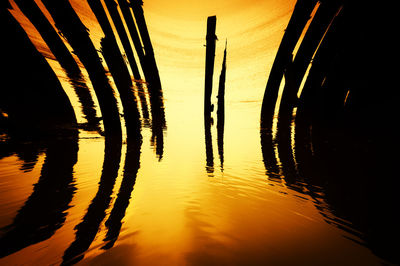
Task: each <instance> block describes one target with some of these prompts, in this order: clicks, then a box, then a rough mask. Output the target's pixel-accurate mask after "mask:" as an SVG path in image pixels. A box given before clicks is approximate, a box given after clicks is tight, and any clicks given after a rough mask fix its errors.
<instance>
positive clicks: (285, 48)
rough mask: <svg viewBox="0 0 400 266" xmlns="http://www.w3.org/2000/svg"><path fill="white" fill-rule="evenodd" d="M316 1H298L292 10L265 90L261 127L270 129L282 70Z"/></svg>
mask: <svg viewBox="0 0 400 266" xmlns="http://www.w3.org/2000/svg"><path fill="white" fill-rule="evenodd" d="M316 3H317V0H299V1H298V2H297V3H296V5H295V8H294V11H293V14H292V16H291V18H290V21H289V23H288V26H287V28H286V30H285V34H284V35H283V38H282V41H281V44H280V45H279V49H278V52H277V54H276V57H275V60H274V63H273V65H272V69H271V72H270V75H269V78H268V82H267V86H266V89H265V94H264V99H263V103H262V109H261V127H262V128H271V127H272V121H273V115H274V110H275V105H276V100H277V97H278V92H279V86H280V83H281V80H282V77H283V75H284V69H285V67H286V66H287V65H288V63H290V62H291V60H292V53H293V49H294V47H295V46H296V44H297V41H298V39H299V38H300V35H301V33H302V31H303V29H304V27H305V25H306V23H307V21H308V19H309V18H310V15H311V12H312V10H313V9H314V7H315V5H316Z"/></svg>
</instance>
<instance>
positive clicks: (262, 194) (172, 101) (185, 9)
mask: <svg viewBox="0 0 400 266" xmlns="http://www.w3.org/2000/svg"><path fill="white" fill-rule="evenodd" d="M37 2H38V3H39V4H40V1H37ZM71 4H72V6H73V7H74V9H75V11H76V12H77V13H78V15H79V16H80V18H81V20H82V22H83V23H84V24H85V26H86V27H87V28H88V29H89V30H90V37H91V39H92V41H93V43H94V45H95V47H96V48H97V49H99V48H100V39H101V37H102V36H103V34H102V32H101V29H100V27H99V25H98V24H97V22H96V20H95V17H94V15H93V14H92V13H91V11H90V8H89V6H88V5H87V3H86V1H78V0H73V1H71ZM294 4H295V1H294V0H290V1H283V0H282V1H265V0H258V1H250V2H249V1H243V0H235V1H230V2H227V1H222V0H219V1H215V0H209V1H201V2H200V1H175V2H174V4H173V5H172V4H171V3H170V2H166V1H161V0H158V1H145V3H144V10H145V15H146V20H147V22H148V27H149V31H150V34H151V37H152V41H153V46H154V50H155V53H156V59H157V64H158V68H159V71H160V77H161V81H162V85H163V93H164V98H163V102H164V105H165V106H166V109H165V120H166V124H167V129H166V127H165V126H159V128H158V131H157V132H156V134H158V135H157V137H154V136H155V131H154V125H153V126H150V127H146V126H144V127H142V135H143V140H142V142H140V143H139V142H137V143H136V146H135V145H134V147H133V148H132V147H130V145H131V144H130V143H129V142H128V143H124V144H123V145H122V147H119V146H118V145H116V144H115V145H114V144H109V145H110V146H107V143H105V139H104V138H103V137H102V136H101V135H99V134H98V132H96V131H85V130H83V129H81V130H80V132H79V139H78V140H77V141H76V143H74V145H76V146H77V147H76V148H77V150H76V151H75V152H76V154H75V155H71V156H69V157H68V158H69V160H71V161H70V167H71V170H70V171H69V174H70V175H71V176H70V178H71V180H69V182H70V183H69V185H67V187H69V188H71V189H72V188H73V192H69V194H68V195H69V197H70V201H69V202H66V203H64V206H63V208H60V209H59V212H60V213H61V214H62V215H64V221H63V222H62V223H59V224H58V225H59V228H57V230H54V232H52V234H51V235H49V236H47V237H44V238H42V239H40V241H36V242H35V243H31V244H30V245H27V246H26V247H23V248H22V247H21V248H20V249H19V250H16V251H15V252H14V253H12V254H9V255H7V256H2V258H1V261H0V262H1V263H2V264H4V265H21V264H33V265H47V264H60V263H61V262H62V261H63V260H64V262H68V261H70V260H72V261H73V259H74V258H77V257H78V258H79V260H76V261H79V264H81V265H109V264H118V265H133V264H138V265H214V264H215V265H264V264H270V265H294V264H296V265H297V264H303V265H324V264H326V263H330V264H334V265H360V264H362V265H379V264H380V259H379V258H378V257H376V256H375V255H374V254H373V253H372V252H371V251H370V250H369V249H367V248H366V247H365V246H363V245H360V244H359V242H362V240H361V238H359V236H358V235H357V234H354V233H352V232H351V231H350V230H348V231H346V230H341V229H340V228H338V227H337V226H333V225H332V223H331V220H335V219H336V220H337V219H338V218H336V217H335V215H334V214H332V212H331V210H330V207H329V205H328V204H327V203H326V202H325V201H324V193H323V192H322V190H321V191H319V192H314V193H317V194H318V197H313V196H310V195H311V194H312V193H309V192H310V191H309V187H307V186H306V185H305V186H302V187H301V188H300V189H298V188H295V187H293V186H291V185H290V183H289V182H288V180H287V179H285V176H284V175H282V172H279V171H275V170H276V169H275V170H271V169H268V165H267V164H264V163H265V154H267V153H268V151H266V150H262V147H261V145H260V130H259V114H260V108H261V101H262V96H263V94H264V89H265V83H266V80H267V77H268V73H269V70H270V67H271V65H272V62H273V59H274V56H275V53H276V49H277V47H278V45H279V42H280V40H281V38H282V35H283V32H284V29H285V27H286V25H287V22H288V20H289V17H290V14H291V11H292V10H293V6H294ZM13 5H14V4H13ZM14 6H15V5H14ZM41 7H42V6H41ZM42 9H43V7H42ZM13 14H14V15H15V16H16V17H17V18H18V20H19V22H20V23H21V24H22V25H23V27H24V29H25V30H26V31H27V32H28V35H29V37H30V38H31V40H32V42H34V44H35V45H36V47H37V48H38V49H39V51H40V52H42V53H44V54H46V53H47V54H49V53H50V52H49V51H48V48H46V46H45V45H44V43H43V40H42V39H41V38H40V37H38V36H37V33H36V32H35V31H34V30H33V26H32V25H30V24H29V23H28V22H27V21H26V20H25V22H24V18H23V16H22V15H21V13H18V10H15V11H13ZM209 15H217V36H218V38H219V40H220V41H218V42H217V50H216V64H215V65H216V67H215V73H216V74H215V75H214V91H216V88H218V76H219V71H220V70H221V65H222V56H223V50H224V46H225V39H228V43H229V48H228V49H229V52H228V57H227V62H228V69H227V73H226V75H227V76H226V94H225V101H226V103H225V130H224V141H223V143H224V148H223V152H224V154H223V158H224V162H223V167H222V165H221V164H222V163H221V162H220V161H219V160H218V159H217V158H218V143H217V136H218V132H217V128H216V123H214V124H213V125H212V126H211V128H210V135H211V139H210V140H209V141H211V144H212V147H211V149H212V151H213V154H214V160H213V171H212V174H210V171H209V168H207V166H209V165H207V164H208V162H207V154H206V147H205V146H206V142H205V141H204V140H205V136H204V130H203V129H204V128H203V127H204V124H203V122H204V121H203V106H202V104H203V90H204V88H203V84H204V56H205V48H204V46H203V45H204V44H205V29H206V17H207V16H209ZM48 57H49V58H48V61H49V62H51V66H52V67H53V69H54V70H55V71H56V73H57V75H58V77H59V78H60V80H61V81H62V85H63V87H64V89H65V90H66V91H67V94H68V96H69V98H70V100H71V102H72V105H73V107H74V110H75V112H76V113H77V116H78V122H80V123H84V122H85V118H84V115H82V111H81V110H80V106H81V104H80V102H79V99H78V98H77V97H76V96H74V95H75V94H74V91H73V86H71V84H70V82H69V79H68V77H67V76H66V74H65V73H64V72H63V70H62V69H61V68H60V67H59V65H58V64H57V63H56V62H55V61H54V60H53V59H52V58H51V55H49V56H48ZM83 75H84V80H85V81H86V83H87V85H88V87H89V88H90V90H91V94H92V95H94V93H93V90H92V87H91V84H90V82H89V79H88V76H87V73H86V72H85V71H84V70H83ZM215 96H216V95H214V94H213V98H212V99H213V100H212V101H213V103H214V104H215V103H216V101H217V100H216V98H215ZM95 101H96V100H95ZM96 106H98V104H97V103H96ZM96 111H97V113H98V114H100V112H99V110H98V109H96ZM214 119H215V121H216V116H215V115H214ZM160 134H161V135H160ZM157 138H158V142H157V141H156V140H157ZM263 141H264V139H263V138H262V137H261V143H262V144H263V143H264V144H265V142H263ZM46 147H47V146H46ZM78 147H79V148H78ZM70 148H71V147H70ZM110 149H115V150H113V151H110ZM132 149H133V150H132ZM46 151H47V153H43V152H42V153H40V154H39V155H38V159H37V163H36V165H34V166H33V167H30V168H29V171H23V170H21V164H22V161H21V158H19V157H17V156H16V155H14V153H13V154H12V155H10V156H4V157H1V159H0V177H1V183H0V195H1V198H0V213H2V215H1V220H0V221H1V223H0V225H1V228H2V229H1V230H2V231H1V235H0V238H1V239H2V240H1V241H3V239H4V238H3V236H4V234H5V233H4V232H7V231H8V230H9V228H8V227H7V226H9V225H10V224H11V223H12V222H13V219H14V217H15V216H18V214H20V213H21V212H23V207H22V206H23V205H24V204H27V202H29V196H30V195H31V193H32V191H34V190H35V188H37V186H38V184H39V183H40V176H41V171H43V168H45V164H46V161H48V160H50V159H49V157H50V155H49V154H48V153H50V148H47V150H46ZM58 152H61V151H58ZM72 152H74V151H71V153H72ZM270 155H271V158H272V157H274V158H275V159H279V158H276V153H275V152H274V151H272V152H271V154H270ZM74 156H76V161H75V160H74ZM55 165H57V164H55ZM72 168H73V170H72ZM222 168H223V171H222ZM15 180H18V182H14V181H15ZM35 184H36V185H35ZM32 195H33V194H32ZM43 204H44V203H43ZM32 211H34V208H33V210H32ZM345 223H346V221H343V224H345ZM113 230H114V231H113ZM85 241H86V242H85ZM83 242H84V243H83ZM82 243H83V244H82ZM1 244H2V245H3V244H4V245H5V244H7V243H1Z"/></svg>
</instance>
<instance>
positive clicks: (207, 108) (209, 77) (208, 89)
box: [204, 16, 217, 115]
mask: <svg viewBox="0 0 400 266" xmlns="http://www.w3.org/2000/svg"><path fill="white" fill-rule="evenodd" d="M216 24H217V17H216V16H212V17H208V18H207V35H206V70H205V81H204V115H206V114H207V113H209V112H212V109H213V108H212V106H211V94H212V83H213V75H214V60H215V42H216V40H217V36H216V35H215V28H216Z"/></svg>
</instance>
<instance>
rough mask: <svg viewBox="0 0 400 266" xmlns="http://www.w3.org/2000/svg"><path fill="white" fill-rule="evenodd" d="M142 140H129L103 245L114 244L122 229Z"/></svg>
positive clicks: (138, 164) (106, 247) (138, 162)
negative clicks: (119, 185) (118, 187)
mask: <svg viewBox="0 0 400 266" xmlns="http://www.w3.org/2000/svg"><path fill="white" fill-rule="evenodd" d="M141 145H142V141H141V140H139V139H136V140H135V139H134V140H131V141H128V142H127V147H126V156H125V164H124V174H123V179H122V182H121V187H120V189H119V192H118V195H117V199H116V200H115V203H114V207H113V209H112V210H111V213H110V216H109V217H108V219H107V221H106V222H105V225H106V227H107V228H108V231H107V234H106V238H105V239H104V241H105V242H107V244H106V245H105V246H104V247H103V248H104V249H109V248H111V247H113V246H114V243H115V241H117V239H118V236H119V234H120V231H121V226H122V219H123V218H124V216H125V212H126V209H127V208H128V206H129V201H130V199H131V194H132V191H133V188H134V186H135V182H136V176H137V173H138V170H139V168H140V149H141Z"/></svg>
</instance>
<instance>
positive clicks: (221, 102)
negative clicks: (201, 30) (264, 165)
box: [217, 42, 228, 169]
mask: <svg viewBox="0 0 400 266" xmlns="http://www.w3.org/2000/svg"><path fill="white" fill-rule="evenodd" d="M227 43H228V42H225V50H224V59H223V61H222V70H221V75H220V76H219V87H218V96H217V97H218V109H217V131H218V137H217V139H218V141H217V142H218V154H219V159H220V161H221V169H223V167H224V126H225V79H226V48H227Z"/></svg>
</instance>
